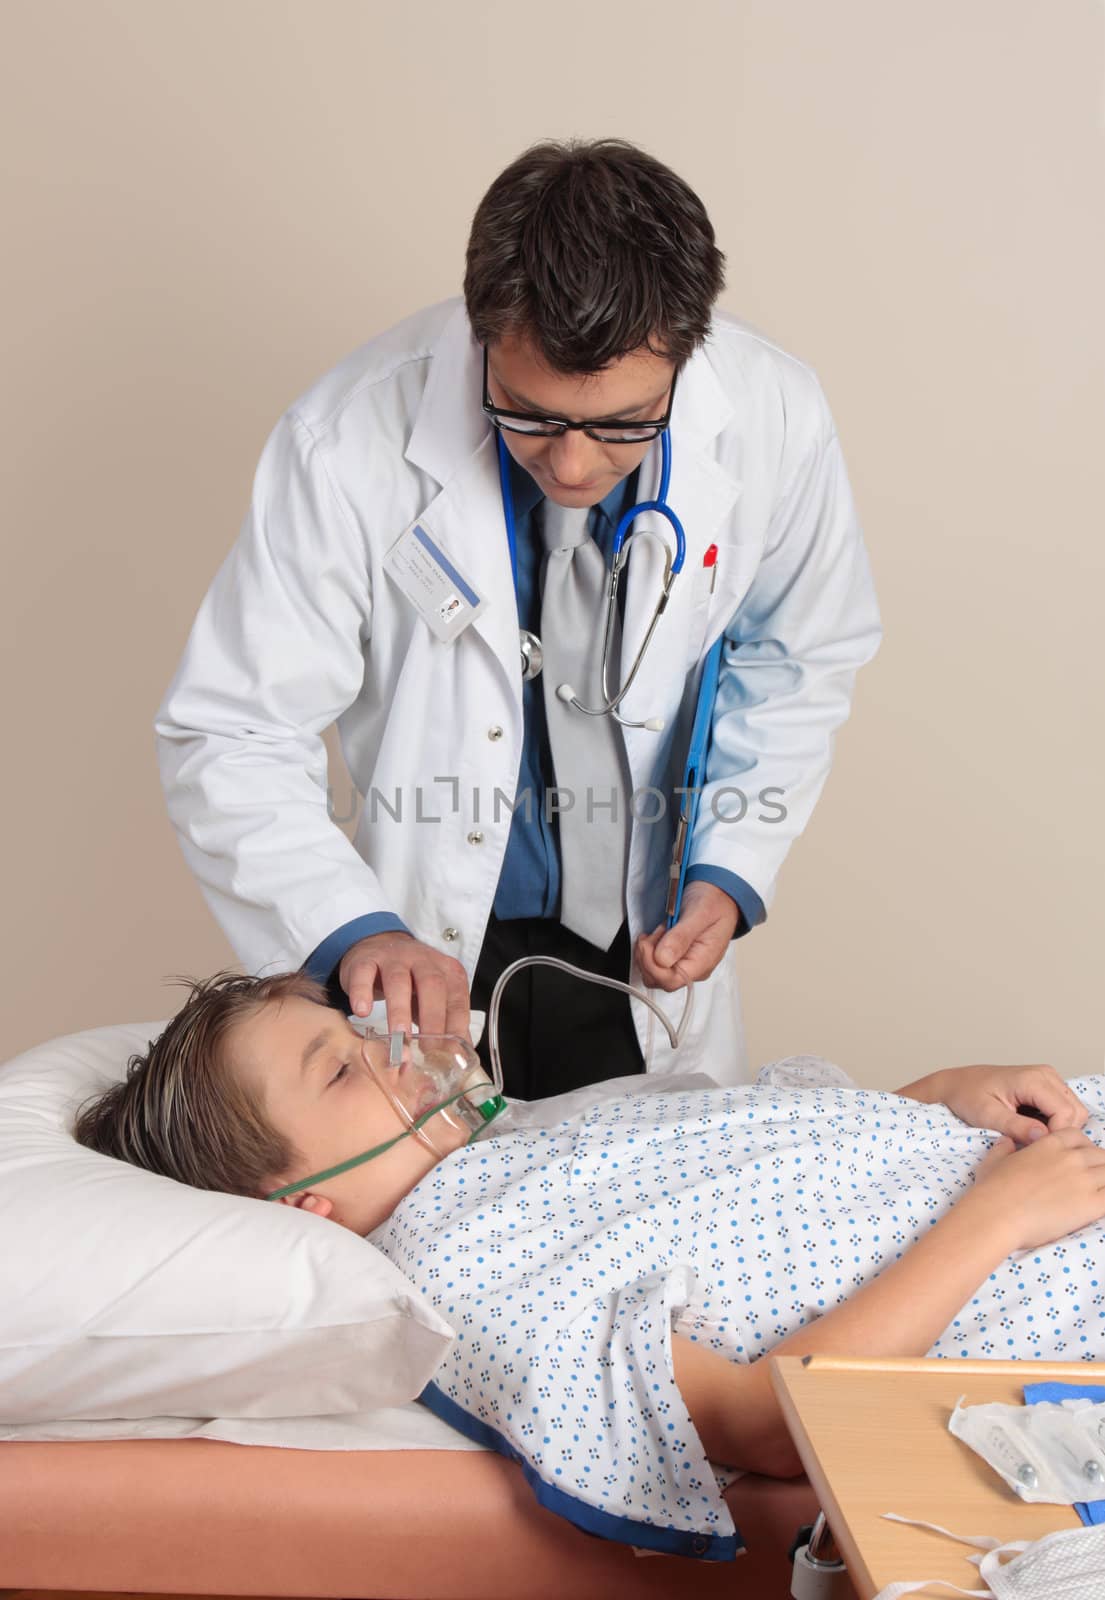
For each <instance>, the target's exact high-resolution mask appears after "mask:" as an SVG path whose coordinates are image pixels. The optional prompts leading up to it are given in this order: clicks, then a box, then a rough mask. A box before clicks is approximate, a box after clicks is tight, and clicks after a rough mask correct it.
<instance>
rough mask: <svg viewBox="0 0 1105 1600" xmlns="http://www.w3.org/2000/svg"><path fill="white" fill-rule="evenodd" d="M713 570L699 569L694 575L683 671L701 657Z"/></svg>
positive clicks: (707, 618)
mask: <svg viewBox="0 0 1105 1600" xmlns="http://www.w3.org/2000/svg"><path fill="white" fill-rule="evenodd" d="M714 571H715V569H714V568H712V567H699V568H698V570H697V571H696V572H695V575H694V586H693V588H692V590H691V603H690V610H689V611H688V613H687V626H686V641H687V643H686V656H685V670H687V671H689V670H690V669H691V667H693V666H694V665H695V664H696V663H697V662H698V660H699V658H700V657H701V655H702V645H703V641H704V640H705V638H706V629H707V627H708V625H709V621H710V600H711V597H712V595H713V579H714Z"/></svg>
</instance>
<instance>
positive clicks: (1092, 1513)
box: [1024, 1383, 1105, 1526]
mask: <svg viewBox="0 0 1105 1600" xmlns="http://www.w3.org/2000/svg"><path fill="white" fill-rule="evenodd" d="M1024 1398H1025V1404H1026V1405H1030V1406H1034V1405H1037V1404H1038V1403H1039V1402H1040V1401H1041V1400H1050V1401H1052V1402H1053V1403H1057V1402H1058V1401H1060V1400H1105V1384H1102V1383H1026V1384H1025V1386H1024ZM1074 1509H1075V1510H1076V1511H1077V1512H1078V1515H1079V1516H1080V1517H1081V1518H1082V1521H1083V1522H1085V1523H1089V1524H1090V1525H1091V1526H1092V1525H1093V1524H1095V1523H1099V1522H1105V1500H1078V1501H1075V1506H1074Z"/></svg>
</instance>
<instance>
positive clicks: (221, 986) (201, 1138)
mask: <svg viewBox="0 0 1105 1600" xmlns="http://www.w3.org/2000/svg"><path fill="white" fill-rule="evenodd" d="M176 981H177V982H181V983H185V984H188V985H190V986H191V990H192V992H191V994H190V995H189V997H188V999H187V1000H186V1001H185V1003H184V1005H183V1006H182V1007H181V1009H180V1010H179V1011H178V1012H177V1014H176V1016H175V1017H174V1018H173V1020H172V1021H171V1022H170V1023H169V1024H168V1026H167V1027H166V1028H165V1029H164V1031H163V1032H162V1033H161V1034H159V1035H158V1037H157V1038H156V1039H154V1040H151V1041H150V1044H149V1050H148V1051H147V1053H146V1054H145V1055H140V1054H138V1055H132V1056H131V1058H130V1060H129V1061H128V1062H127V1075H126V1078H125V1079H123V1081H122V1082H120V1083H116V1084H113V1085H112V1087H111V1088H110V1089H108V1090H107V1092H106V1093H105V1094H102V1095H100V1096H99V1097H98V1098H97V1099H96V1100H94V1101H92V1102H91V1103H90V1104H86V1105H85V1106H83V1107H82V1108H81V1110H80V1111H79V1113H78V1116H77V1122H76V1127H75V1129H74V1135H75V1137H76V1139H77V1141H78V1143H80V1144H83V1145H87V1146H88V1148H89V1149H90V1150H98V1151H99V1152H100V1154H101V1155H105V1156H114V1157H115V1159H116V1160H117V1161H129V1162H130V1163H131V1164H132V1165H133V1166H137V1167H145V1168H147V1170H148V1171H150V1172H158V1173H160V1174H161V1175H162V1177H166V1178H175V1179H176V1180H177V1182H178V1183H189V1184H191V1185H192V1186H193V1187H194V1188H197V1189H217V1190H219V1191H220V1192H222V1193H226V1194H242V1195H252V1196H260V1195H262V1194H263V1193H264V1191H265V1188H266V1186H269V1187H271V1181H272V1179H273V1178H274V1176H278V1175H280V1174H282V1173H285V1172H289V1171H291V1170H292V1169H293V1168H295V1167H296V1166H300V1165H302V1158H301V1157H300V1155H299V1152H298V1151H297V1150H296V1148H295V1146H294V1145H293V1144H292V1142H291V1141H290V1140H289V1139H286V1138H285V1137H284V1135H283V1134H281V1133H278V1132H277V1131H276V1129H275V1128H273V1127H272V1126H271V1124H270V1123H269V1121H268V1119H267V1117H266V1116H265V1115H264V1112H263V1109H262V1107H261V1105H260V1103H259V1101H258V1099H257V1098H256V1096H255V1095H254V1094H253V1093H252V1092H251V1091H249V1090H248V1089H247V1088H246V1087H245V1086H244V1085H243V1084H242V1083H241V1082H240V1081H239V1080H238V1078H237V1076H236V1075H235V1073H234V1072H233V1071H232V1070H231V1063H230V1061H229V1059H228V1055H229V1052H228V1050H227V1035H228V1034H229V1032H230V1030H231V1028H232V1027H233V1026H234V1025H235V1024H236V1023H239V1022H242V1021H244V1020H245V1019H246V1018H248V1017H250V1016H253V1015H254V1014H255V1013H256V1011H257V1010H258V1008H259V1007H261V1006H263V1005H266V1004H268V1003H269V1002H270V1001H274V1002H278V1001H282V1000H284V999H286V998H288V997H289V996H291V995H298V996H300V997H301V998H303V999H304V1000H313V1001H315V1002H316V1004H318V1005H322V1006H329V1000H328V998H327V993H326V988H325V986H324V985H323V984H321V983H317V982H316V981H315V980H314V979H313V978H309V977H307V975H306V974H305V973H303V972H283V973H279V974H277V975H276V976H275V977H270V978H250V977H243V976H242V974H241V973H235V972H231V971H222V972H217V973H215V975H214V976H213V977H211V978H207V979H204V980H202V981H201V980H199V979H195V978H181V979H177V980H176Z"/></svg>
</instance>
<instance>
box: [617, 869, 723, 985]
mask: <svg viewBox="0 0 1105 1600" xmlns="http://www.w3.org/2000/svg"><path fill="white" fill-rule="evenodd" d="M739 920H740V909H739V907H738V905H737V903H736V901H735V900H734V899H733V897H732V896H731V895H728V894H726V893H725V890H724V889H719V888H718V887H717V885H716V884H713V883H704V882H701V881H700V882H698V883H691V884H688V885H687V888H686V890H685V891H684V894H683V905H682V908H681V909H680V912H679V921H678V922H677V923H676V924H675V927H674V928H669V929H667V930H666V931H665V927H664V924H663V923H661V924H660V926H659V927H658V928H654V929H653V930H652V932H651V933H642V934H641V936H640V938H639V939H638V940H637V961H638V964H639V966H640V968H641V976H642V977H643V978H644V980H645V982H646V983H647V984H648V986H649V988H650V989H667V990H668V991H669V992H670V991H672V990H675V989H685V988H686V986H687V985H688V984H689V983H697V982H698V981H699V979H700V978H708V977H709V976H710V973H711V972H713V970H714V968H715V967H716V966H717V964H718V962H719V961H720V960H721V958H722V956H723V955H724V954H725V952H726V950H728V948H729V941H730V940H731V939H732V937H733V935H734V933H735V932H736V931H737V923H738V921H739Z"/></svg>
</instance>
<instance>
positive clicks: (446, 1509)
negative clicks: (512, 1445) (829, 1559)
mask: <svg viewBox="0 0 1105 1600" xmlns="http://www.w3.org/2000/svg"><path fill="white" fill-rule="evenodd" d="M726 1499H727V1501H728V1503H729V1505H730V1508H731V1510H732V1512H733V1517H734V1520H735V1522H736V1524H737V1526H738V1527H739V1528H740V1529H741V1531H742V1533H743V1535H744V1538H745V1540H746V1542H747V1546H748V1549H747V1553H746V1554H745V1555H743V1556H740V1557H738V1559H737V1560H736V1561H735V1562H721V1563H709V1564H706V1563H701V1564H700V1563H692V1562H688V1561H686V1560H684V1559H682V1558H680V1557H676V1556H659V1555H649V1556H637V1555H635V1554H634V1552H633V1551H632V1550H631V1549H630V1548H629V1547H628V1546H626V1545H619V1544H613V1543H611V1542H609V1541H606V1540H602V1539H597V1538H593V1537H591V1536H590V1535H588V1534H586V1533H583V1532H581V1531H580V1530H579V1529H578V1528H575V1527H573V1526H572V1525H571V1524H570V1523H568V1522H565V1521H564V1520H563V1519H562V1518H560V1517H557V1516H556V1515H554V1514H553V1513H552V1512H549V1511H546V1510H544V1509H543V1508H542V1507H541V1506H539V1505H538V1503H537V1502H536V1500H535V1499H534V1497H533V1495H532V1494H531V1492H530V1490H529V1488H528V1486H527V1485H526V1483H525V1481H524V1479H523V1477H522V1473H521V1471H520V1469H519V1468H518V1467H517V1466H516V1465H515V1463H513V1462H509V1461H506V1460H504V1459H503V1458H502V1457H501V1456H498V1455H495V1454H493V1453H491V1452H482V1451H480V1452H473V1451H460V1450H458V1451H456V1452H453V1451H449V1450H433V1451H428V1450H403V1451H363V1452H359V1451H358V1452H338V1451H299V1450H287V1449H271V1448H264V1447H258V1446H241V1445H235V1444H229V1443H223V1442H219V1441H215V1440H210V1439H142V1440H118V1441H97V1442H92V1443H80V1442H71V1441H69V1442H62V1443H24V1442H15V1443H4V1444H0V1506H2V1507H3V1513H2V1516H0V1584H3V1585H4V1586H6V1587H8V1588H19V1589H34V1590H53V1591H59V1590H63V1591H68V1592H73V1591H80V1592H86V1591H94V1590H98V1591H109V1592H115V1593H126V1594H196V1595H200V1594H202V1595H224V1596H229V1595H242V1596H245V1595H267V1596H348V1597H358V1600H360V1597H364V1600H370V1597H371V1600H564V1596H566V1595H570V1596H571V1597H572V1600H607V1597H609V1596H610V1595H612V1594H616V1595H617V1596H618V1600H662V1597H668V1596H670V1597H675V1596H684V1595H686V1594H687V1593H688V1592H691V1591H692V1590H693V1592H694V1594H695V1596H696V1600H697V1597H702V1600H706V1597H709V1596H713V1595H718V1596H721V1595H725V1596H728V1597H730V1600H734V1597H736V1596H746V1597H748V1600H774V1597H776V1596H778V1597H780V1600H781V1597H784V1596H786V1595H787V1594H788V1593H789V1575H790V1561H789V1556H788V1550H789V1547H790V1544H791V1542H792V1540H793V1537H794V1534H795V1532H796V1531H797V1529H798V1527H799V1526H800V1525H801V1524H802V1523H808V1522H811V1521H812V1520H813V1518H814V1516H815V1514H816V1504H815V1501H814V1496H813V1492H812V1490H811V1489H810V1487H809V1484H808V1482H807V1481H806V1480H805V1479H804V1478H803V1479H796V1480H794V1481H792V1482H786V1483H783V1482H779V1481H775V1480H772V1479H768V1478H760V1477H755V1476H747V1477H744V1478H740V1479H738V1480H737V1481H736V1482H735V1483H734V1484H732V1485H731V1486H730V1488H729V1490H728V1491H727V1494H726Z"/></svg>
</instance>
